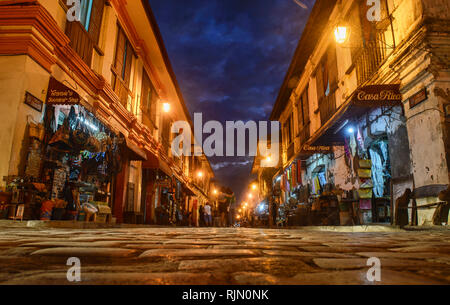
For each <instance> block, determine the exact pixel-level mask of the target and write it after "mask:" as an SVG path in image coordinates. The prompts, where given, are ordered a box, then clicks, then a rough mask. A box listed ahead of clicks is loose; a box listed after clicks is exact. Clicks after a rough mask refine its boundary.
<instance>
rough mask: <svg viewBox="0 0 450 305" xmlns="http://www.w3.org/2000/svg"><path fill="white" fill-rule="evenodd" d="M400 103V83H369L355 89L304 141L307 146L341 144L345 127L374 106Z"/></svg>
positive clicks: (390, 105) (391, 105) (392, 105)
mask: <svg viewBox="0 0 450 305" xmlns="http://www.w3.org/2000/svg"><path fill="white" fill-rule="evenodd" d="M400 105H402V94H401V93H400V85H398V84H394V85H370V86H365V87H362V88H360V89H358V90H356V91H355V92H354V93H353V95H352V96H351V97H350V98H349V99H348V100H347V101H346V102H345V103H344V104H342V105H341V106H340V107H339V108H338V109H337V111H336V112H335V114H334V115H333V116H332V117H331V118H330V119H329V120H328V121H327V122H326V123H325V124H324V125H322V127H320V128H319V130H318V131H317V132H316V133H315V134H314V135H313V136H312V137H311V138H310V139H309V140H308V141H307V142H306V145H307V146H311V147H317V146H333V145H343V144H344V141H345V140H344V139H345V135H346V133H347V129H348V128H349V127H350V126H352V123H354V122H355V121H356V120H358V119H360V118H361V117H362V116H363V115H364V114H365V113H367V112H368V111H370V110H371V109H373V108H376V107H383V106H384V107H395V106H400Z"/></svg>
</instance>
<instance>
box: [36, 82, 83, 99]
mask: <svg viewBox="0 0 450 305" xmlns="http://www.w3.org/2000/svg"><path fill="white" fill-rule="evenodd" d="M81 101H82V99H81V97H80V95H79V94H78V93H77V92H75V91H74V90H72V89H70V88H69V87H67V86H66V85H64V84H62V83H60V82H59V81H57V80H56V79H54V78H53V77H50V82H49V83H48V90H47V100H46V101H45V102H46V103H47V104H49V105H57V104H63V105H78V104H80V102H81Z"/></svg>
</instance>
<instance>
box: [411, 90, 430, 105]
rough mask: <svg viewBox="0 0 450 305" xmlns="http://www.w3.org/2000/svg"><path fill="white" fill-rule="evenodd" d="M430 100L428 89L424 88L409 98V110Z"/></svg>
mask: <svg viewBox="0 0 450 305" xmlns="http://www.w3.org/2000/svg"><path fill="white" fill-rule="evenodd" d="M427 99H428V94H427V89H426V88H423V89H422V90H420V91H419V92H417V93H416V94H414V95H413V96H411V97H410V98H409V108H410V109H411V108H413V107H415V106H417V105H419V104H420V103H422V102H423V101H425V100H427Z"/></svg>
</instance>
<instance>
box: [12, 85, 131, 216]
mask: <svg viewBox="0 0 450 305" xmlns="http://www.w3.org/2000/svg"><path fill="white" fill-rule="evenodd" d="M24 142H25V143H28V148H29V149H28V156H27V159H26V162H25V165H24V166H25V169H24V173H25V175H24V176H23V177H9V178H8V180H9V181H8V185H7V187H8V189H9V190H10V191H11V192H12V194H13V195H12V198H13V200H12V201H11V203H12V206H11V207H10V211H9V213H10V215H9V216H10V218H13V217H14V216H16V217H17V216H20V218H21V219H41V220H80V221H84V220H86V221H87V220H96V221H97V222H111V221H113V219H112V213H111V211H112V207H113V201H114V200H113V193H114V191H115V185H114V177H115V176H116V175H117V174H118V173H120V172H122V171H123V160H122V158H123V156H124V155H125V154H124V150H125V148H126V143H125V140H124V137H123V135H121V134H118V133H116V132H114V131H113V130H112V129H111V128H110V127H109V126H107V125H106V124H105V123H103V122H102V121H101V120H100V119H99V118H98V117H96V116H95V115H94V114H93V112H92V111H91V109H90V108H89V105H88V104H87V103H86V102H85V101H84V100H83V99H82V98H80V96H79V95H78V94H77V93H76V92H75V91H73V90H72V89H70V88H68V87H67V86H65V85H64V84H62V83H60V82H58V81H57V80H56V79H54V78H50V82H49V87H48V94H47V100H46V104H45V111H44V117H43V121H42V123H34V122H29V133H28V136H27V139H25V140H24ZM14 205H15V206H14ZM94 215H95V216H96V217H97V218H96V219H88V218H90V216H94ZM95 216H94V218H95Z"/></svg>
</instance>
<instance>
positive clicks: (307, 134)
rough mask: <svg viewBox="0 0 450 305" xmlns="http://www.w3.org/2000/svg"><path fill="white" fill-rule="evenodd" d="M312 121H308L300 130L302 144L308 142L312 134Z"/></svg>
mask: <svg viewBox="0 0 450 305" xmlns="http://www.w3.org/2000/svg"><path fill="white" fill-rule="evenodd" d="M309 125H310V123H307V124H306V125H305V126H303V128H302V130H300V133H299V137H300V145H303V144H305V143H306V141H307V140H308V139H309V137H310V136H311V134H310V130H309Z"/></svg>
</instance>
